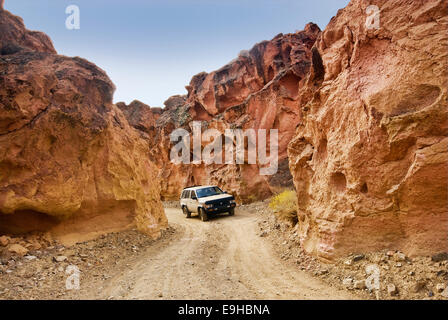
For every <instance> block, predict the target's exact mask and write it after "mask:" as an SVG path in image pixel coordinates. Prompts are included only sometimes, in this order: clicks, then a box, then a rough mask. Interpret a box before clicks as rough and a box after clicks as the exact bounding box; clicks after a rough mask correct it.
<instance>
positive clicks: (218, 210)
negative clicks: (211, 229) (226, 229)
mask: <svg viewBox="0 0 448 320" xmlns="http://www.w3.org/2000/svg"><path fill="white" fill-rule="evenodd" d="M235 207H236V203H230V204H228V205H224V206H212V207H210V208H204V209H205V212H207V213H222V212H228V211H229V210H231V209H232V208H235Z"/></svg>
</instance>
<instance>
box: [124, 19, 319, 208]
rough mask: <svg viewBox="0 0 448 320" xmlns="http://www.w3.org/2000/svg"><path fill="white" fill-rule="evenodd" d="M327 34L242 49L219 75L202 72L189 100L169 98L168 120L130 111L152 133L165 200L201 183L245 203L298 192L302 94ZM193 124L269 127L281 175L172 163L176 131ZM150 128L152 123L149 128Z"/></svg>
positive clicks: (255, 168)
mask: <svg viewBox="0 0 448 320" xmlns="http://www.w3.org/2000/svg"><path fill="white" fill-rule="evenodd" d="M319 33H320V30H319V28H318V27H317V25H315V24H312V23H311V24H308V25H307V26H306V27H305V30H304V31H301V32H297V33H293V34H285V35H283V34H279V35H278V36H276V37H275V38H274V39H272V40H271V41H264V42H261V43H258V44H257V45H255V46H254V47H253V48H252V49H251V50H250V51H242V52H241V53H240V55H239V56H238V58H236V59H235V60H233V61H232V62H230V63H229V64H227V65H226V66H224V67H222V68H221V69H219V70H217V71H214V72H211V73H205V72H202V73H199V74H198V75H196V76H194V77H193V79H192V80H191V82H190V84H189V85H188V86H187V90H188V95H187V96H174V97H171V98H170V99H168V100H167V101H166V102H165V105H166V108H164V109H163V111H162V113H161V114H157V115H156V114H155V115H153V116H150V115H144V114H142V113H141V112H139V111H136V112H134V111H128V113H125V114H127V116H128V119H130V120H129V121H130V123H131V124H133V125H134V126H135V127H136V128H138V129H140V130H141V131H142V132H145V133H149V132H152V134H150V136H151V137H153V138H151V139H150V140H151V141H150V142H151V144H152V150H151V153H152V156H151V159H152V160H153V161H154V162H156V164H157V166H158V167H159V168H160V169H161V174H160V176H161V178H162V179H161V180H162V188H161V189H162V190H161V191H162V196H163V197H164V198H166V199H170V198H177V197H178V196H179V195H180V191H181V189H182V188H183V187H185V186H187V185H193V184H207V183H210V184H218V185H220V186H222V187H223V188H224V189H225V190H227V191H229V192H232V193H234V194H235V195H236V196H237V198H238V199H239V200H240V201H244V202H248V201H253V200H256V199H264V198H266V197H268V196H270V195H272V194H273V193H274V192H276V191H278V190H280V189H282V188H284V187H292V177H291V175H290V173H289V167H288V158H287V145H288V142H289V141H290V139H291V138H292V136H293V135H294V132H295V127H296V126H297V124H298V123H300V114H299V108H298V99H299V96H298V90H299V88H300V87H301V86H302V83H303V80H304V78H305V77H306V75H307V73H308V71H309V68H310V65H311V56H312V54H311V47H312V46H313V44H314V42H315V40H316V39H317V36H318V35H319ZM120 105H121V108H122V109H128V110H130V109H131V110H132V109H135V110H137V109H138V108H139V106H138V105H135V104H134V105H133V106H132V105H130V106H125V105H124V104H120ZM147 110H149V108H147ZM151 110H153V109H151ZM157 112H158V113H159V112H160V110H157ZM145 113H147V111H145ZM132 117H133V119H131V118H132ZM137 118H138V120H137ZM144 119H147V120H144ZM142 120H144V121H142ZM154 120H155V121H156V124H155V127H154V125H153V121H154ZM192 121H203V129H208V128H214V129H217V130H219V131H220V132H222V133H224V131H225V129H230V128H241V129H249V128H251V129H266V130H268V133H269V129H278V135H279V151H278V152H279V169H278V172H277V174H275V175H272V176H269V175H266V176H262V175H260V174H259V169H260V167H262V165H261V164H260V163H257V164H249V163H247V161H246V163H244V164H233V165H224V164H222V165H220V164H208V165H207V164H204V163H202V164H195V165H175V164H173V163H171V162H170V158H169V154H170V149H171V147H172V146H173V144H172V143H171V142H170V139H169V134H170V133H171V132H172V131H173V130H174V129H176V128H185V129H186V130H188V131H191V130H192V128H191V127H192ZM144 122H146V125H145V126H142V125H141V124H142V123H144ZM208 142H209V141H204V142H203V145H205V144H207V143H208ZM246 147H247V146H246ZM246 160H247V159H246Z"/></svg>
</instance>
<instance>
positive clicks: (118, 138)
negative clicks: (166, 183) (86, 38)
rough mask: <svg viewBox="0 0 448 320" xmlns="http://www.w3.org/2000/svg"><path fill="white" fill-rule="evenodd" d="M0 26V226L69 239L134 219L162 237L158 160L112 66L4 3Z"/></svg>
mask: <svg viewBox="0 0 448 320" xmlns="http://www.w3.org/2000/svg"><path fill="white" fill-rule="evenodd" d="M0 29H1V32H0V41H1V42H0V44H1V48H2V51H1V55H0V150H1V152H0V231H1V232H10V233H21V232H26V231H36V230H40V231H50V232H51V233H53V234H54V235H55V236H56V237H60V238H61V239H64V240H65V241H66V242H71V243H72V242H76V241H78V240H85V239H86V238H90V237H93V236H95V235H97V234H98V233H102V232H105V231H114V230H118V229H121V228H123V227H127V226H129V225H132V224H135V223H136V224H137V226H138V228H139V229H140V230H143V231H145V232H146V233H148V234H150V235H152V236H157V235H158V234H159V233H160V229H161V228H163V227H165V226H166V225H167V220H166V218H165V216H164V213H163V208H162V204H161V202H160V196H159V183H158V182H157V172H156V171H157V168H155V167H154V165H153V164H152V163H151V161H150V160H149V159H148V156H147V154H148V148H149V146H148V142H147V141H146V140H145V139H142V138H141V136H140V133H139V132H138V131H137V130H135V129H134V128H133V127H132V126H130V125H129V123H128V121H127V120H126V117H125V116H124V114H123V112H122V111H121V110H120V109H119V108H118V107H117V106H115V105H114V104H113V103H112V96H113V92H114V90H115V87H114V85H113V83H112V82H111V81H110V79H109V78H108V77H107V75H106V74H105V72H104V71H102V70H101V69H99V68H98V67H97V66H95V65H94V64H92V63H90V62H88V61H86V60H84V59H81V58H68V57H64V56H60V55H57V54H56V53H55V51H54V49H53V46H52V44H51V41H50V40H49V38H48V37H47V36H45V35H43V34H41V33H36V32H30V31H27V30H26V29H25V28H24V25H23V23H22V21H21V19H20V18H18V17H15V16H13V15H12V14H10V13H9V12H7V11H0ZM5 48H15V49H14V50H10V49H5Z"/></svg>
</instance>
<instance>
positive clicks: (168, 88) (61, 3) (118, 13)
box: [5, 0, 349, 106]
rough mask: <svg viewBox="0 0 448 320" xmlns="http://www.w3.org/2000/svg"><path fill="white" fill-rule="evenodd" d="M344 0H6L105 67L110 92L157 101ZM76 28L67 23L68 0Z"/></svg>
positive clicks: (64, 47) (60, 45) (320, 19)
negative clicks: (75, 7) (77, 13)
mask: <svg viewBox="0 0 448 320" xmlns="http://www.w3.org/2000/svg"><path fill="white" fill-rule="evenodd" d="M348 2H349V1H348V0H257V1H256V0H219V1H218V0H147V1H143V0H126V1H124V0H121V1H119V0H6V1H5V9H7V10H9V11H11V12H12V13H14V14H16V15H19V16H21V17H22V18H23V19H24V21H25V25H26V26H27V28H28V29H31V30H40V31H43V32H45V33H47V34H48V35H49V36H50V37H51V38H52V40H53V43H54V45H55V47H56V50H57V51H58V52H59V53H60V54H64V55H67V56H80V57H83V58H86V59H88V60H90V61H92V62H94V63H95V64H97V65H98V66H99V67H101V68H103V69H104V70H105V71H106V72H107V74H108V75H109V77H110V78H111V79H112V81H113V82H114V83H115V85H116V87H117V90H116V92H115V97H114V100H115V102H118V101H125V102H127V103H129V102H131V101H132V100H134V99H138V100H141V101H143V102H145V103H147V104H149V105H150V106H163V102H164V101H165V100H166V99H167V98H168V97H170V96H172V95H174V94H185V93H186V90H185V88H184V87H185V85H187V84H188V83H189V82H190V79H191V77H192V76H193V75H195V74H197V73H199V72H201V71H207V72H210V71H213V70H215V69H218V68H220V67H221V66H223V65H225V64H226V63H227V62H229V61H231V60H232V59H234V58H235V57H236V56H237V55H238V53H239V52H240V51H241V50H247V49H250V48H251V47H252V46H253V45H254V44H255V43H257V42H260V41H262V40H269V39H272V38H273V37H274V36H275V35H277V34H278V33H280V32H282V33H289V32H294V31H296V30H302V29H303V27H304V26H305V24H306V23H308V22H311V21H312V22H315V23H317V24H318V25H319V27H321V29H323V28H325V26H326V25H327V23H328V22H329V21H330V19H331V17H332V16H334V15H335V14H336V13H337V10H338V9H340V8H343V7H344V6H346V5H347V3H348ZM71 4H76V5H78V6H79V8H80V12H81V29H80V30H67V29H66V28H65V20H66V17H67V15H66V13H65V9H66V7H67V6H68V5H71Z"/></svg>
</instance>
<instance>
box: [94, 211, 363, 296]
mask: <svg viewBox="0 0 448 320" xmlns="http://www.w3.org/2000/svg"><path fill="white" fill-rule="evenodd" d="M165 211H166V214H167V217H168V220H169V221H170V224H171V225H173V226H175V228H176V230H178V235H177V236H176V237H174V238H173V239H172V240H171V241H170V242H169V243H168V244H165V245H163V246H157V245H155V246H152V247H150V248H148V249H147V250H146V251H145V252H144V253H142V256H141V258H139V261H138V263H136V264H135V265H133V266H130V268H129V269H128V270H127V271H126V272H124V273H122V274H119V275H117V276H115V277H114V278H112V279H111V280H110V281H109V283H108V284H107V285H106V286H105V289H104V290H103V293H102V295H103V296H102V297H101V298H105V299H106V298H108V297H111V296H113V297H114V298H119V299H352V298H356V297H355V296H353V295H351V294H350V293H348V292H346V291H341V290H338V289H336V288H333V287H329V286H328V285H327V284H325V283H323V282H321V281H320V280H318V279H315V278H313V277H312V276H310V275H309V274H307V273H305V272H304V271H300V270H298V269H295V268H293V267H292V266H290V265H287V264H286V263H284V262H283V261H282V260H281V259H279V258H278V257H277V256H276V255H275V253H274V251H273V248H272V244H271V243H270V242H269V241H268V240H267V239H265V238H261V237H259V236H258V235H257V233H256V227H257V217H256V215H254V214H250V213H247V212H244V210H237V213H236V215H235V216H233V217H228V216H225V215H222V216H218V217H215V218H213V219H211V220H210V221H208V222H205V223H204V222H202V221H201V220H200V219H198V218H197V217H195V216H193V217H192V218H191V219H186V218H185V216H184V215H183V214H182V211H181V210H180V209H173V208H167V209H165Z"/></svg>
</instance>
